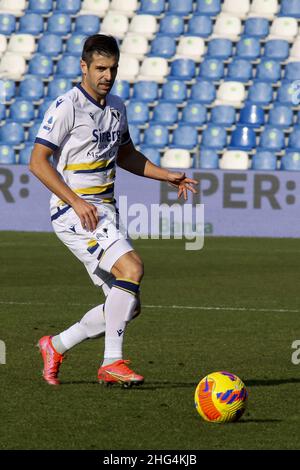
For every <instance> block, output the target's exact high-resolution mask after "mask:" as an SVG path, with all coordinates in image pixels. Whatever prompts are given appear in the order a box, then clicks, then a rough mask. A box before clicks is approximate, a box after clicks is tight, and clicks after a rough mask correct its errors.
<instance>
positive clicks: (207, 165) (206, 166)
mask: <svg viewBox="0 0 300 470" xmlns="http://www.w3.org/2000/svg"><path fill="white" fill-rule="evenodd" d="M199 168H201V169H203V170H215V169H217V168H219V157H218V154H217V152H216V151H215V150H211V149H201V151H200V161H199Z"/></svg>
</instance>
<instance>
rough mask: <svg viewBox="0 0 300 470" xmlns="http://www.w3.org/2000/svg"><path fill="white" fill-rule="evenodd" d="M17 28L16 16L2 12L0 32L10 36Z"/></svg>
mask: <svg viewBox="0 0 300 470" xmlns="http://www.w3.org/2000/svg"><path fill="white" fill-rule="evenodd" d="M15 30H16V18H15V17H14V15H9V14H8V13H1V14H0V34H5V36H10V35H11V34H12V33H13V32H14V31H15Z"/></svg>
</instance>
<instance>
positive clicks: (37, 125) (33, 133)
mask: <svg viewBox="0 0 300 470" xmlns="http://www.w3.org/2000/svg"><path fill="white" fill-rule="evenodd" d="M41 124H42V121H40V120H39V121H35V123H34V124H33V126H31V127H30V128H29V130H28V136H27V142H34V141H35V139H36V136H37V133H38V131H39V128H40V126H41Z"/></svg>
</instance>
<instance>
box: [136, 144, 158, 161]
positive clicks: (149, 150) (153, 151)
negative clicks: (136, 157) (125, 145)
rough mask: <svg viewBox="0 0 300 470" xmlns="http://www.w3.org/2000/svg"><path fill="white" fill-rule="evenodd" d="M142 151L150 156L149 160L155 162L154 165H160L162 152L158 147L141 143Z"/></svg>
mask: <svg viewBox="0 0 300 470" xmlns="http://www.w3.org/2000/svg"><path fill="white" fill-rule="evenodd" d="M140 151H141V153H143V154H144V155H145V156H146V157H147V158H148V160H150V162H152V163H154V165H157V166H160V153H159V150H158V149H157V148H156V147H149V146H147V145H141V146H140Z"/></svg>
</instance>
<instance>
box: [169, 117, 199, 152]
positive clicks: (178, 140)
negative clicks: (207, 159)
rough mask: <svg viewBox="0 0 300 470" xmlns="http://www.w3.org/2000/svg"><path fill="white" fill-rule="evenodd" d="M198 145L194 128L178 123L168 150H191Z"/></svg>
mask: <svg viewBox="0 0 300 470" xmlns="http://www.w3.org/2000/svg"><path fill="white" fill-rule="evenodd" d="M197 145H198V131H197V129H196V127H195V126H190V125H188V124H184V123H179V124H178V127H177V128H176V129H175V130H174V132H173V138H172V143H171V145H169V147H170V148H181V149H187V150H192V149H194V148H195V147H196V146H197Z"/></svg>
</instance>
